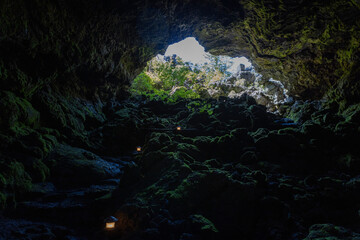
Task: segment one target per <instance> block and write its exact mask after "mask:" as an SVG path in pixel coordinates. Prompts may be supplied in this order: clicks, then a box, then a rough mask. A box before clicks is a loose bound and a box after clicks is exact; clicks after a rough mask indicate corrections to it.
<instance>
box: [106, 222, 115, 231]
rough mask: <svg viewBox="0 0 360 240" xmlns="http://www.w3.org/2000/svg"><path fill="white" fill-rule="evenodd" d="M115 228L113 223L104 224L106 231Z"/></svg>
mask: <svg viewBox="0 0 360 240" xmlns="http://www.w3.org/2000/svg"><path fill="white" fill-rule="evenodd" d="M114 228H115V223H114V222H111V223H106V229H114Z"/></svg>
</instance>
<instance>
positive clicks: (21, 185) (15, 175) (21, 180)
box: [7, 161, 32, 192]
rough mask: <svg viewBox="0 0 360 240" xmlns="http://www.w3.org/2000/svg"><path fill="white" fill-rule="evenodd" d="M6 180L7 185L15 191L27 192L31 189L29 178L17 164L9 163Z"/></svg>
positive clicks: (22, 166)
mask: <svg viewBox="0 0 360 240" xmlns="http://www.w3.org/2000/svg"><path fill="white" fill-rule="evenodd" d="M7 179H8V182H9V185H11V186H12V187H13V188H14V189H15V190H17V191H20V192H21V191H28V190H30V189H31V187H32V183H31V178H30V176H29V175H28V173H26V172H25V168H24V165H23V164H21V163H19V162H15V161H14V162H11V163H9V171H8V172H7Z"/></svg>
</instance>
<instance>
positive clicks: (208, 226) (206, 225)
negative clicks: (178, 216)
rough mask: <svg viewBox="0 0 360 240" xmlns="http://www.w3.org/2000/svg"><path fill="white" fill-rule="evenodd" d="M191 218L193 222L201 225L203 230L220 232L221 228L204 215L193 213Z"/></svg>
mask: <svg viewBox="0 0 360 240" xmlns="http://www.w3.org/2000/svg"><path fill="white" fill-rule="evenodd" d="M190 218H191V220H192V222H193V223H195V224H199V225H200V229H201V230H202V231H210V232H214V233H217V232H219V230H218V229H217V228H216V227H215V225H214V224H213V223H212V222H211V221H210V220H209V219H207V218H206V217H204V216H203V215H200V214H196V215H192V216H191V217H190Z"/></svg>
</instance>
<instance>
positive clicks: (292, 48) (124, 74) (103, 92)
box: [0, 0, 360, 104]
mask: <svg viewBox="0 0 360 240" xmlns="http://www.w3.org/2000/svg"><path fill="white" fill-rule="evenodd" d="M359 13H360V10H359V3H358V2H357V1H339V0H336V1H334V0H333V1H326V2H323V1H306V0H304V1H281V0H278V1H266V0H262V1H260V0H244V1H232V0H226V1H225V0H224V1H219V0H213V1H145V2H144V1H112V0H109V1H99V0H91V1H67V0H58V1H46V0H37V1H21V0H15V1H6V0H5V1H2V3H1V52H2V54H1V61H0V66H1V80H2V81H1V83H2V89H6V90H9V91H12V92H15V93H17V94H20V95H22V96H24V97H25V98H31V97H32V95H33V94H35V93H36V92H37V91H39V90H43V89H44V88H45V87H46V86H51V87H52V88H53V89H59V90H60V91H62V92H63V94H69V95H77V96H83V97H86V98H94V97H95V98H96V97H98V98H100V99H102V100H107V99H110V98H112V97H114V96H118V97H119V96H123V93H121V92H122V90H124V89H126V85H127V84H128V83H129V81H130V80H131V79H133V77H134V76H135V75H136V74H137V73H138V71H139V70H140V69H141V68H142V66H143V65H144V63H145V62H146V61H147V60H149V59H150V58H151V57H152V56H154V54H156V53H158V52H159V51H164V49H165V48H166V46H167V45H168V44H170V43H173V42H175V41H178V40H181V39H183V38H184V37H186V36H195V37H197V38H198V40H199V41H200V42H201V43H202V44H203V45H204V46H205V47H206V48H207V50H209V51H210V52H212V53H215V54H226V55H231V56H240V55H245V56H247V57H249V58H250V59H251V60H252V61H253V62H254V64H255V65H256V66H257V69H258V71H259V72H260V73H262V74H264V75H265V76H266V77H273V78H274V79H279V80H281V81H283V82H284V83H285V84H286V86H287V87H288V88H289V89H290V90H291V93H292V94H293V95H294V96H298V97H300V98H304V99H311V98H317V99H318V98H322V97H323V96H327V98H328V99H330V100H336V101H338V102H342V104H344V102H343V100H344V99H345V100H348V101H354V100H355V99H356V98H357V97H358V90H357V89H358V81H357V78H358V75H359V73H358V69H359V61H358V58H359V40H358V39H359V38H360V36H359V34H360V31H359V25H360V20H359V18H358V15H359Z"/></svg>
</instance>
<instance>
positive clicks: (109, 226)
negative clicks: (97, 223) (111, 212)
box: [105, 216, 118, 230]
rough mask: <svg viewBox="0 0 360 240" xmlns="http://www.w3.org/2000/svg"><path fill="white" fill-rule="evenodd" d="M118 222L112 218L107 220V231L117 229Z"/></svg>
mask: <svg viewBox="0 0 360 240" xmlns="http://www.w3.org/2000/svg"><path fill="white" fill-rule="evenodd" d="M117 221H118V219H117V218H116V217H113V216H110V217H107V218H106V219H105V228H106V229H107V230H113V229H115V223H116V222H117Z"/></svg>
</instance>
